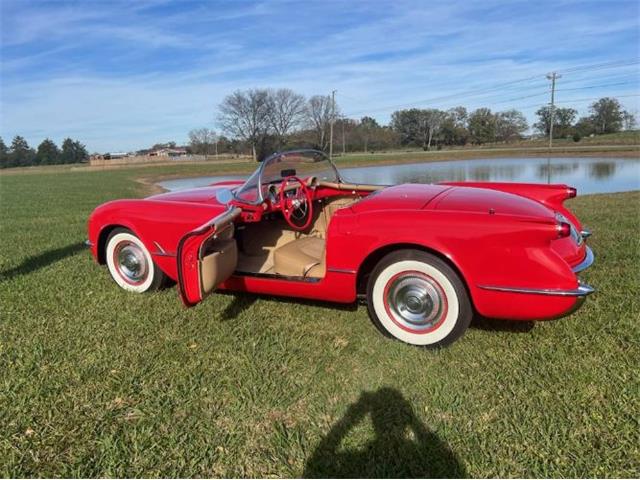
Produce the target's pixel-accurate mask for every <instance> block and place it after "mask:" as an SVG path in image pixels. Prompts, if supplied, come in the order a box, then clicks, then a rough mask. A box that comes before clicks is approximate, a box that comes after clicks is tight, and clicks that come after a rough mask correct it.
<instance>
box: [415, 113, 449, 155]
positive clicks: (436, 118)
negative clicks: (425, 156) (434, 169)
mask: <svg viewBox="0 0 640 480" xmlns="http://www.w3.org/2000/svg"><path fill="white" fill-rule="evenodd" d="M445 118H446V113H445V112H443V111H442V110H437V109H435V108H429V109H427V110H421V111H420V116H419V121H420V132H421V133H422V135H423V137H422V148H423V150H431V141H432V140H433V137H434V135H437V134H438V132H439V131H440V127H441V126H442V123H443V122H444V120H445Z"/></svg>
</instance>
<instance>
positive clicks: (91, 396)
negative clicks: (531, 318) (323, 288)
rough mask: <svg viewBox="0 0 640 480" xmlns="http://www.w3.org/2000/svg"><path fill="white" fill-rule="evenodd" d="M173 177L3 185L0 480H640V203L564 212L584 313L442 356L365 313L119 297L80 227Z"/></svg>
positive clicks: (473, 333) (169, 294)
mask: <svg viewBox="0 0 640 480" xmlns="http://www.w3.org/2000/svg"><path fill="white" fill-rule="evenodd" d="M171 168H174V167H171ZM171 168H169V169H163V168H157V167H154V168H146V169H123V170H111V171H68V170H59V171H58V172H57V173H56V172H52V173H42V172H41V173H31V174H20V173H19V174H14V175H10V176H0V372H2V373H1V377H0V424H1V425H2V429H1V430H0V475H2V476H12V477H24V476H40V477H51V476H54V477H59V476H63V477H75V476H89V477H92V476H120V477H137V476H147V477H156V476H169V477H173V476H182V477H184V476H188V477H191V476H199V477H202V476H232V477H233V476H301V475H304V476H327V475H328V476H344V475H362V476H370V475H375V476H383V477H386V476H396V477H397V476H406V475H411V476H473V477H486V476H502V477H520V476H525V477H529V476H535V477H548V476H549V477H593V476H604V477H615V476H622V477H637V476H638V475H640V425H638V423H639V420H638V419H639V418H640V380H639V376H638V365H640V349H639V343H640V322H639V320H640V318H639V312H640V300H639V296H638V291H639V290H640V277H639V269H638V265H639V264H640V258H639V257H640V245H639V241H638V238H639V237H638V233H639V231H640V211H639V208H640V207H639V205H640V193H639V192H633V193H624V194H612V195H595V196H586V197H579V198H577V199H575V200H573V201H572V202H571V207H572V208H573V209H574V210H575V211H576V212H577V213H578V215H579V216H580V217H581V218H583V220H584V222H585V223H586V225H588V226H589V227H590V228H591V229H592V230H593V231H594V235H593V237H592V238H591V239H590V240H589V241H590V244H591V245H592V247H593V249H594V251H595V252H596V256H597V258H596V261H597V263H596V264H595V266H594V267H592V269H590V270H588V271H587V272H585V275H584V277H585V279H586V280H587V281H588V282H589V283H591V284H593V285H595V286H596V287H597V288H598V292H597V293H596V294H594V295H593V296H592V297H590V298H589V299H588V301H587V302H586V304H585V305H584V307H583V308H582V309H581V310H580V311H579V312H578V313H576V314H574V315H572V316H571V317H568V318H565V319H562V320H558V321H553V322H547V323H538V324H535V325H531V324H526V323H525V324H522V323H509V322H499V321H491V320H477V321H475V322H474V324H473V325H472V328H470V329H469V331H468V332H467V334H466V335H465V336H464V337H463V338H462V339H461V340H460V341H458V342H457V343H456V344H454V345H453V346H452V347H450V348H448V349H445V350H440V351H435V352H434V351H425V350H421V349H418V348H414V347H410V346H406V345H403V344H401V343H398V342H393V341H390V340H387V339H385V338H383V337H382V336H381V335H380V334H379V333H378V332H377V330H376V329H375V328H374V327H373V326H372V325H371V324H370V322H369V319H368V317H367V313H366V309H365V307H364V306H357V307H355V306H354V307H353V308H345V307H334V306H332V305H329V304H321V303H314V302H293V301H289V300H280V299H276V298H265V297H256V296H252V295H230V294H214V295H212V296H211V297H209V298H208V299H207V300H206V301H205V302H203V303H202V304H200V305H199V306H197V307H195V308H193V309H185V308H184V307H183V306H182V304H181V303H180V301H179V299H178V297H177V294H176V291H175V289H169V290H165V291H162V292H159V293H155V294H151V295H140V296H137V295H132V294H128V293H126V292H124V291H122V290H120V289H119V288H117V287H116V285H115V283H114V282H113V281H111V279H110V277H109V275H108V273H107V271H106V269H105V268H103V267H100V266H98V265H96V264H95V263H93V261H92V259H91V257H90V255H89V253H88V252H87V251H86V250H85V249H84V248H83V245H82V242H83V241H84V239H85V222H86V218H87V216H88V215H89V213H90V212H91V210H92V209H93V208H94V207H95V206H96V205H98V204H99V203H101V202H104V201H106V200H109V199H113V198H118V197H132V196H140V195H143V194H144V193H145V191H147V190H146V188H145V187H144V186H143V185H141V184H140V183H137V182H135V181H133V180H132V178H133V177H134V176H135V175H138V174H145V175H165V174H171V173H172V172H173V170H172V169H171ZM176 168H177V167H176ZM195 168H198V169H199V168H204V167H199V166H198V167H195ZM226 168H231V167H226Z"/></svg>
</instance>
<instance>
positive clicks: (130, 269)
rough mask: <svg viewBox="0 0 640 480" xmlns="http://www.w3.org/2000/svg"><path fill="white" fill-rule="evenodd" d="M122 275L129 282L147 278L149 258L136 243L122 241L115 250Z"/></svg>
mask: <svg viewBox="0 0 640 480" xmlns="http://www.w3.org/2000/svg"><path fill="white" fill-rule="evenodd" d="M114 256H115V259H116V266H117V268H118V272H119V273H120V276H121V277H122V278H124V279H125V280H126V281H128V282H129V283H142V282H144V280H145V279H146V278H147V272H148V268H147V259H146V258H145V256H144V252H143V251H142V249H141V248H140V247H139V246H137V245H136V244H134V243H129V242H125V243H121V244H120V245H118V247H117V249H116V252H115V255H114Z"/></svg>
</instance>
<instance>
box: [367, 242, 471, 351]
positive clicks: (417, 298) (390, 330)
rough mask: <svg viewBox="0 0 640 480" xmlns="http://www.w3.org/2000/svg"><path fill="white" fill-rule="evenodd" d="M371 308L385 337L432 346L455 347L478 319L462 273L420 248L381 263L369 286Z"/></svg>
mask: <svg viewBox="0 0 640 480" xmlns="http://www.w3.org/2000/svg"><path fill="white" fill-rule="evenodd" d="M367 309H368V311H369V316H370V317H371V320H372V321H373V324H374V325H375V326H376V327H377V328H378V329H379V330H380V331H381V332H382V333H383V334H384V335H386V336H388V337H392V338H395V339H397V340H400V341H402V342H405V343H408V344H411V345H418V346H423V347H427V348H437V347H442V346H445V345H449V344H451V343H453V342H454V341H455V340H457V339H458V338H460V337H461V336H462V335H463V334H464V332H465V331H466V329H467V327H468V326H469V323H471V318H472V316H473V309H472V307H471V301H470V300H469V295H468V294H467V290H466V288H465V286H464V283H463V282H462V280H461V279H460V277H459V276H458V274H457V273H456V272H455V271H454V270H453V269H452V268H451V267H450V266H449V265H448V264H447V263H446V262H444V261H443V260H442V259H440V258H438V257H436V256H435V255H432V254H430V253H427V252H423V251H420V250H398V251H395V252H392V253H390V254H388V255H386V256H385V257H384V258H382V260H380V262H379V263H378V264H377V265H376V267H375V268H374V269H373V271H372V272H371V275H370V277H369V281H368V283H367Z"/></svg>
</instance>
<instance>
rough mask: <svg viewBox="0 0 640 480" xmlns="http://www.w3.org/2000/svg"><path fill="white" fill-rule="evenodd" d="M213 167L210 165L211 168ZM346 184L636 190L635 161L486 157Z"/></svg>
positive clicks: (201, 182) (358, 170)
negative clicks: (487, 184)
mask: <svg viewBox="0 0 640 480" xmlns="http://www.w3.org/2000/svg"><path fill="white" fill-rule="evenodd" d="M213 168H215V167H212V169H213ZM340 173H341V175H342V177H343V179H344V180H345V181H349V182H354V183H369V184H374V185H397V184H400V183H436V182H445V181H485V182H528V183H566V184H568V185H571V186H573V187H576V188H577V189H578V192H579V193H580V194H587V193H609V192H626V191H630V190H640V158H608V157H605V158H598V157H569V158H558V157H556V158H540V157H536V158H485V159H477V160H454V161H444V162H430V163H406V164H399V165H373V166H369V167H355V168H344V167H342V168H340ZM246 177H247V175H225V176H211V177H198V178H181V179H177V180H166V181H164V182H159V185H160V186H161V187H163V188H165V189H167V190H172V191H173V190H183V189H185V188H194V187H203V186H205V185H209V184H211V183H214V182H220V181H224V180H237V179H244V178H246Z"/></svg>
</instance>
